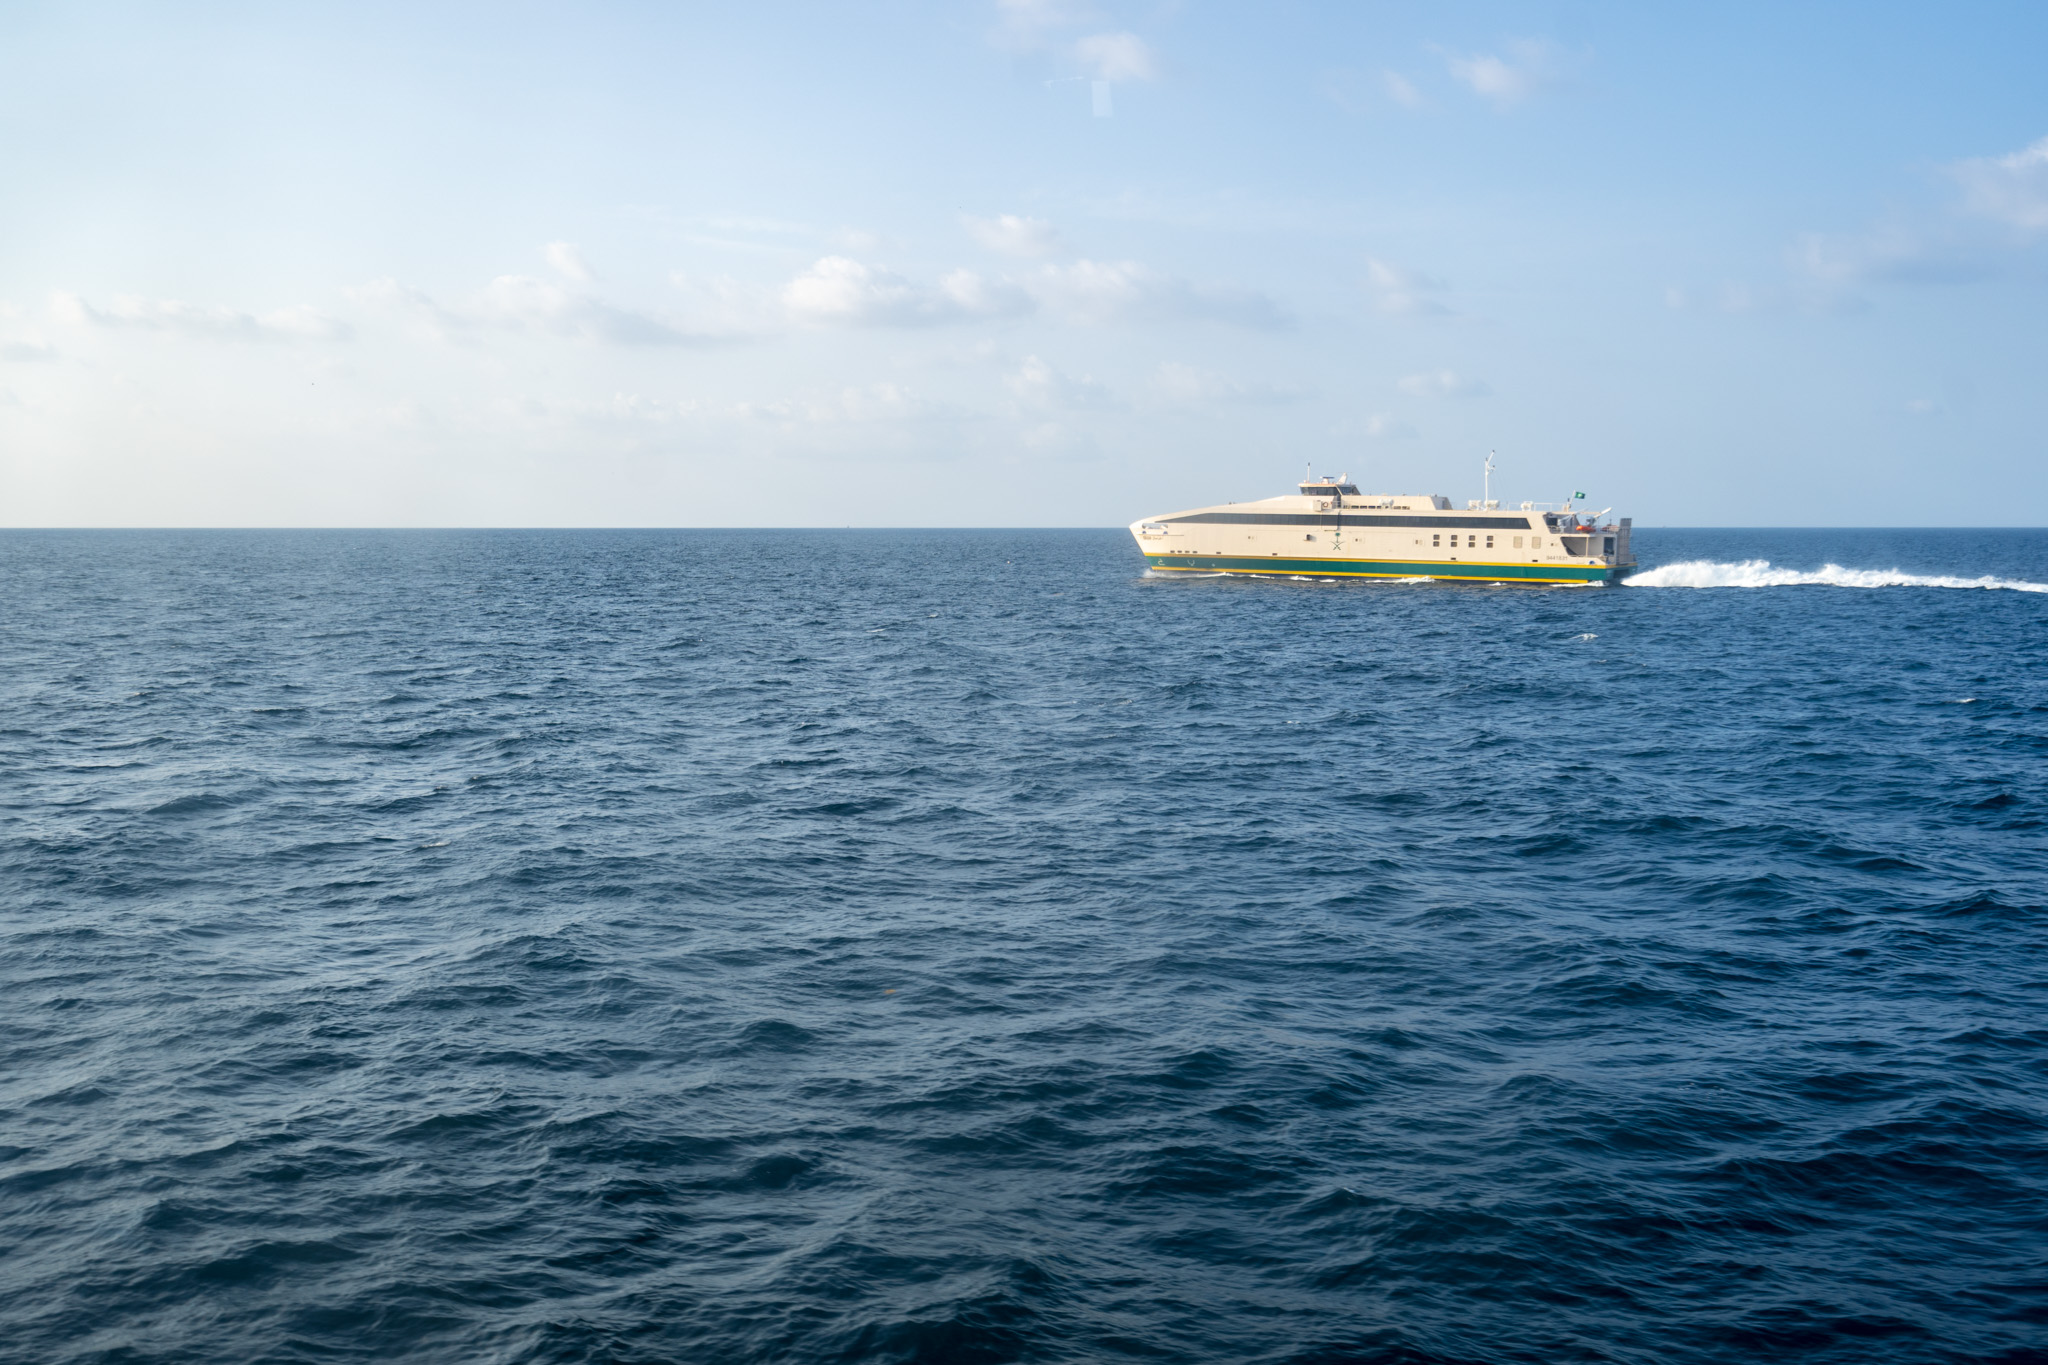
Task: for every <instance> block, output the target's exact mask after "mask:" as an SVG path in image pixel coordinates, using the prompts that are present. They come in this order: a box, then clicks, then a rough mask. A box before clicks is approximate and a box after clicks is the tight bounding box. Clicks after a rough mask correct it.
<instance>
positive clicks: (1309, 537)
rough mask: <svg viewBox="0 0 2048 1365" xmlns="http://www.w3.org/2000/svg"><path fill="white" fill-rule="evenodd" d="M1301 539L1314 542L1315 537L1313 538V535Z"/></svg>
mask: <svg viewBox="0 0 2048 1365" xmlns="http://www.w3.org/2000/svg"><path fill="white" fill-rule="evenodd" d="M1302 539H1303V540H1314V539H1315V537H1314V536H1313V535H1306V536H1303V537H1302Z"/></svg>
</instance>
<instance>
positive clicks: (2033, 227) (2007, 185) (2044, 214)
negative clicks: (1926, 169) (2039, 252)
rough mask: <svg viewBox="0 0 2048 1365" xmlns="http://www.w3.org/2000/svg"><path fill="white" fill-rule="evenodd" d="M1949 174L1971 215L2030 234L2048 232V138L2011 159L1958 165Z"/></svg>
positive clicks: (2005, 158)
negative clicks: (1956, 182) (1958, 186)
mask: <svg viewBox="0 0 2048 1365" xmlns="http://www.w3.org/2000/svg"><path fill="white" fill-rule="evenodd" d="M1949 173H1950V174H1951V175H1953V176H1954V177H1955V178H1956V180H1957V181H1958V182H1960V183H1961V185H1962V187H1963V195H1964V204H1965V206H1966V207H1967V208H1968V209H1969V210H1970V212H1972V213H1975V214H1979V215H1981V216H1983V217H1985V218H1991V219H1995V220H1997V221H1998V222H2001V223H2009V224H2011V225H2012V226H2014V227H2018V228H2025V229H2027V230H2028V231H2030V232H2038V231H2041V230H2043V229H2048V137H2044V138H2042V139H2041V140H2040V141H2039V142H2036V143H2035V144H2034V145H2033V146H2031V147H2027V148H2024V149H2023V150H2021V151H2017V152H2013V153H2011V154H2010V155H2008V156H1990V157H1978V158H1975V159H1972V160H1969V161H1963V162H1958V163H1957V164H1956V165H1954V166H1952V167H1950V168H1949Z"/></svg>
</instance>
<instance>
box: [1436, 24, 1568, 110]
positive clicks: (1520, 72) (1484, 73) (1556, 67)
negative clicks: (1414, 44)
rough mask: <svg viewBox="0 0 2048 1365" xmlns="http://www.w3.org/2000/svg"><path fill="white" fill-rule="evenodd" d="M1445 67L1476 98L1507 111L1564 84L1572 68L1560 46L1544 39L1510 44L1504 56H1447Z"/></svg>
mask: <svg viewBox="0 0 2048 1365" xmlns="http://www.w3.org/2000/svg"><path fill="white" fill-rule="evenodd" d="M1444 65H1445V67H1446V68H1447V69H1448V70H1449V71H1450V73H1451V77H1452V79H1454V80H1456V81H1458V82H1459V83H1460V84H1462V85H1464V86H1465V87H1466V88H1468V89H1469V90H1471V91H1472V93H1473V94H1475V95H1478V96H1480V97H1481V98H1482V99H1487V100H1490V101H1492V102H1493V104H1494V105H1495V106H1496V107H1497V108H1501V109H1506V108H1510V107H1512V106H1514V105H1517V104H1520V103H1522V102H1523V101H1524V100H1526V99H1528V98H1529V97H1530V96H1532V95H1534V94H1536V93H1537V92H1538V91H1540V90H1542V89H1544V88H1546V87H1548V86H1552V85H1556V84H1558V83H1559V82H1561V81H1562V80H1563V79H1564V78H1565V76H1566V75H1567V74H1568V72H1567V67H1568V65H1569V64H1568V62H1567V61H1566V59H1565V55H1564V52H1563V50H1562V49H1560V48H1559V47H1558V46H1557V44H1555V43H1552V42H1550V41H1549V40H1547V39H1543V38H1518V39H1516V40H1515V41H1513V42H1511V43H1509V44H1507V52H1506V55H1505V56H1503V55H1500V54H1498V53H1492V52H1478V53H1472V54H1470V55H1460V54H1457V53H1446V54H1445V55H1444Z"/></svg>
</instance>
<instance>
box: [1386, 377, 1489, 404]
mask: <svg viewBox="0 0 2048 1365" xmlns="http://www.w3.org/2000/svg"><path fill="white" fill-rule="evenodd" d="M1399 382H1400V385H1401V391H1402V392H1403V393H1412V394H1414V395H1415V396H1416V397H1417V398H1479V397H1482V396H1484V395H1485V394H1487V393H1490V392H1492V390H1490V389H1488V388H1487V387H1486V385H1485V384H1483V383H1481V382H1480V381H1479V380H1477V379H1468V378H1466V377H1465V376H1463V375H1461V374H1459V373H1458V372H1457V371H1455V370H1427V371H1425V372H1423V373H1421V374H1411V375H1404V376H1403V377H1402V378H1401V380H1400V381H1399Z"/></svg>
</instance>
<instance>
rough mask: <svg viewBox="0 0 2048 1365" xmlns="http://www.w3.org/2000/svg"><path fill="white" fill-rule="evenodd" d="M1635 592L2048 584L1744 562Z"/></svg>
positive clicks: (1660, 579)
mask: <svg viewBox="0 0 2048 1365" xmlns="http://www.w3.org/2000/svg"><path fill="white" fill-rule="evenodd" d="M1625 581H1626V582H1627V584H1628V586H1630V587H1631V588H1790V587H1798V586H1801V585H1804V584H1808V583H1817V584H1822V585H1825V586H1827V587H1834V588H2006V589H2009V590H2011V591H2013V592H2048V583H2029V582H2027V581H2026V580H2025V579H2021V578H1993V577H1991V576H1990V575H1988V574H1987V575H1986V576H1984V577H1982V578H1954V577H1951V576H1949V575H1946V574H1920V573H1901V572H1900V571H1899V570H1897V569H1845V568H1843V567H1842V566H1841V565H1839V564H1824V565H1822V566H1821V567H1820V568H1818V569H1814V570H1811V571H1809V570H1806V569H1775V568H1772V567H1771V561H1770V560H1768V559H1745V560H1743V561H1742V562H1741V563H1740V564H1722V563H1717V562H1716V561H1714V560H1711V559H1688V560H1686V561H1685V562H1684V563H1681V564H1660V565H1658V566H1657V567H1656V568H1654V569H1648V570H1645V571H1644V572H1642V573H1639V574H1634V575H1631V576H1630V577H1629V578H1628V579H1626V580H1625Z"/></svg>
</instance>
